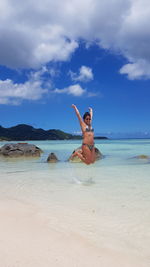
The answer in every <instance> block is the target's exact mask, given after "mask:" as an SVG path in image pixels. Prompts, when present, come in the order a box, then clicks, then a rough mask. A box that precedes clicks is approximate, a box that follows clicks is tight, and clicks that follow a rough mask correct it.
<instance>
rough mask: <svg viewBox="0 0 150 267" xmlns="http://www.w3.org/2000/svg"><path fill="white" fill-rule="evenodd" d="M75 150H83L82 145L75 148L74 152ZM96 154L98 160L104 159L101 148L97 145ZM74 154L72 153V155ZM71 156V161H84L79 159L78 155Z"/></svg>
mask: <svg viewBox="0 0 150 267" xmlns="http://www.w3.org/2000/svg"><path fill="white" fill-rule="evenodd" d="M75 151H79V152H82V147H78V148H77V149H75V150H74V151H73V152H72V154H73V153H74V152H75ZM95 154H96V161H97V160H100V159H102V158H103V157H104V156H103V155H102V153H101V152H100V150H99V149H98V148H97V147H95ZM71 156H72V155H71ZM71 156H70V157H69V159H68V160H69V161H70V162H77V163H78V162H82V160H81V159H79V158H78V156H75V157H73V158H71Z"/></svg>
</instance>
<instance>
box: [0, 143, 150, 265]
mask: <svg viewBox="0 0 150 267" xmlns="http://www.w3.org/2000/svg"><path fill="white" fill-rule="evenodd" d="M29 143H34V144H36V145H37V146H39V147H40V148H41V149H42V150H43V151H44V153H43V154H42V156H41V158H33V159H30V160H29V159H24V160H19V159H17V160H15V159H7V158H2V157H1V158H0V194H1V197H5V198H9V199H16V200H18V201H23V202H25V203H29V204H31V205H35V206H38V207H41V208H42V210H43V211H45V212H47V214H49V215H50V213H51V212H53V214H55V216H53V218H52V220H53V223H54V224H55V221H56V220H57V221H58V219H60V221H61V223H60V227H64V228H66V230H67V229H74V231H77V232H80V233H81V234H82V235H83V236H86V237H88V238H89V239H91V240H93V242H95V243H96V244H97V245H98V244H102V245H103V247H110V248H111V247H113V248H115V249H119V250H122V251H126V252H127V253H132V254H133V255H134V254H135V258H136V257H139V262H140V261H141V262H142V261H143V265H139V266H144V267H147V266H148V265H147V264H148V263H149V262H150V256H149V255H150V254H149V247H150V227H149V224H150V160H148V159H137V158H133V157H135V156H137V155H141V154H144V155H148V156H150V140H148V139H147V140H98V141H96V147H97V148H99V149H100V151H101V152H102V154H103V155H104V158H103V159H102V160H100V161H97V162H96V163H95V164H93V165H88V166H87V165H85V164H83V163H69V162H67V159H68V158H69V156H70V155H71V153H72V151H73V150H74V149H75V148H77V147H78V146H80V141H33V142H29ZM3 144H4V142H1V145H3ZM50 152H54V153H55V154H56V155H57V157H58V159H59V160H60V161H59V162H58V163H56V164H50V163H49V164H48V163H46V159H47V157H48V155H49V153H50ZM77 218H78V219H77Z"/></svg>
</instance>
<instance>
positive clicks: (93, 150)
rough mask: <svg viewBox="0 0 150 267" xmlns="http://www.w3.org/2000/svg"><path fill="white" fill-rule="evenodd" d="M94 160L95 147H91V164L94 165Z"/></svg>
mask: <svg viewBox="0 0 150 267" xmlns="http://www.w3.org/2000/svg"><path fill="white" fill-rule="evenodd" d="M95 160H96V154H95V147H93V149H92V151H91V161H92V163H94V162H95Z"/></svg>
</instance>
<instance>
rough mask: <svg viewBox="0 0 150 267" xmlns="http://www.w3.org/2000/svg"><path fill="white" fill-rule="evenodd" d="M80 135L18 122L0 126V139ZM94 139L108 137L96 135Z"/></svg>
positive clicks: (44, 138) (14, 139)
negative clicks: (9, 125) (8, 126)
mask: <svg viewBox="0 0 150 267" xmlns="http://www.w3.org/2000/svg"><path fill="white" fill-rule="evenodd" d="M78 139H82V136H81V135H73V134H69V133H65V132H63V131H61V130H55V129H51V130H43V129H41V128H39V129H36V128H34V127H32V126H30V125H26V124H19V125H16V126H13V127H10V128H4V127H2V126H0V141H3V140H6V141H7V140H8V141H25V140H78ZM95 139H108V138H107V137H103V136H102V137H100V136H97V137H95Z"/></svg>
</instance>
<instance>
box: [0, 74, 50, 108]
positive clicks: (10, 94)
mask: <svg viewBox="0 0 150 267" xmlns="http://www.w3.org/2000/svg"><path fill="white" fill-rule="evenodd" d="M45 71H46V70H45V69H41V70H40V71H37V72H33V73H31V75H30V78H29V80H28V81H26V82H24V83H14V82H13V81H12V80H10V79H7V80H0V104H11V105H19V104H20V103H21V102H22V101H23V100H32V101H36V100H39V99H41V98H42V97H43V95H44V94H47V93H48V90H47V89H44V88H42V84H43V81H42V78H41V75H42V74H43V73H45Z"/></svg>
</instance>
